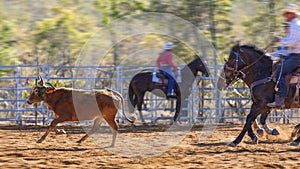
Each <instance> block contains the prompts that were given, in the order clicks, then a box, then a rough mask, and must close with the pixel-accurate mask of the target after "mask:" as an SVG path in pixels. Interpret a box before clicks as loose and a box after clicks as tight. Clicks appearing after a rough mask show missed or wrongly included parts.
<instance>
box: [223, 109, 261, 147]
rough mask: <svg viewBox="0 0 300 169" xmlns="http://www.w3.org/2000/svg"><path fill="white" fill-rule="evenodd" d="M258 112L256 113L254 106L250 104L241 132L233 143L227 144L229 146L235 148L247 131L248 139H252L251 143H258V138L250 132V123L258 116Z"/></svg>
mask: <svg viewBox="0 0 300 169" xmlns="http://www.w3.org/2000/svg"><path fill="white" fill-rule="evenodd" d="M258 112H259V111H256V109H255V106H254V105H253V104H252V106H251V110H250V113H249V114H248V115H247V118H246V124H245V125H244V128H243V130H242V131H241V133H240V134H239V135H238V137H237V138H236V139H235V140H234V141H233V142H231V143H229V144H228V145H229V146H236V145H237V144H239V143H240V142H241V141H242V139H243V137H244V136H245V134H246V132H247V131H248V135H249V137H250V138H251V139H252V142H253V143H258V138H257V136H256V135H255V134H254V133H253V130H252V123H253V122H254V120H255V119H256V117H257V116H258V115H259V113H258Z"/></svg>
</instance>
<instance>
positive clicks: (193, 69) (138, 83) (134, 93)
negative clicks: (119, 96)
mask: <svg viewBox="0 0 300 169" xmlns="http://www.w3.org/2000/svg"><path fill="white" fill-rule="evenodd" d="M199 71H200V72H202V73H203V74H204V75H205V76H206V77H207V76H209V72H208V69H207V68H206V66H205V64H204V63H203V62H202V60H201V59H200V57H198V56H197V58H196V59H194V60H193V61H192V62H190V63H189V64H188V65H187V66H185V67H184V68H183V69H182V70H181V76H182V82H181V83H177V82H175V85H174V90H175V93H176V112H175V115H174V118H173V121H176V120H178V119H177V118H178V116H179V112H180V111H181V103H182V100H184V98H186V97H187V96H188V95H189V94H190V89H191V87H192V84H193V82H194V80H195V77H196V76H197V73H198V72H199ZM152 74H153V72H152V71H146V72H141V73H138V74H136V75H135V76H134V77H133V78H132V79H131V81H130V84H129V89H128V97H129V98H128V100H129V104H128V107H129V112H130V113H133V111H134V108H135V107H136V106H137V109H138V111H139V114H140V117H141V120H142V122H143V123H144V122H145V121H144V119H143V116H142V104H143V101H144V95H145V93H146V92H147V91H148V92H153V93H154V94H155V95H157V96H160V97H165V98H166V96H167V85H166V84H161V83H156V82H152ZM156 89H158V90H156Z"/></svg>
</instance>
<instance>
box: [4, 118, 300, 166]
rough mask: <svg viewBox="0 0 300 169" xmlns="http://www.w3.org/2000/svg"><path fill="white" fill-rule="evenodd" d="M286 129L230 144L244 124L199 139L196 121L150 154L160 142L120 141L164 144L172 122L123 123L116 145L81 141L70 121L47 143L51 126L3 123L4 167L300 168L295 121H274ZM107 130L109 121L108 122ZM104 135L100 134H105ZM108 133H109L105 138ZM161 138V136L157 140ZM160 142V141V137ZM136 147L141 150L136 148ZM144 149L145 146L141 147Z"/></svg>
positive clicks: (227, 126)
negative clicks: (256, 139) (254, 141)
mask: <svg viewBox="0 0 300 169" xmlns="http://www.w3.org/2000/svg"><path fill="white" fill-rule="evenodd" d="M274 126H276V128H277V129H278V130H279V131H280V132H281V135H280V136H263V137H262V138H260V142H259V144H258V145H253V144H250V142H249V141H250V140H249V137H248V136H247V135H246V136H245V138H244V140H243V142H242V143H240V144H239V145H238V146H237V147H228V146H227V145H226V144H227V143H229V142H230V141H232V140H233V139H234V138H235V136H237V135H238V133H239V132H240V130H241V128H242V125H233V124H222V125H218V126H214V127H216V130H214V131H213V132H212V133H211V135H209V137H208V138H207V139H204V140H201V139H200V140H199V138H200V137H201V134H203V133H206V132H207V130H203V126H200V125H198V126H197V125H196V126H193V128H192V129H191V130H189V131H188V132H185V133H183V136H184V139H182V140H181V141H180V142H178V143H176V144H174V145H173V146H171V148H168V149H167V150H164V151H162V152H161V153H157V154H155V153H154V154H147V153H146V152H151V151H152V150H153V149H155V147H154V146H153V147H151V146H150V147H147V146H146V144H148V145H149V143H146V144H145V146H143V145H142V146H143V148H144V149H142V150H141V151H144V152H145V153H144V154H143V153H142V154H139V155H137V156H127V155H126V154H122V153H118V151H119V152H121V150H118V147H119V148H120V147H121V146H124V145H125V146H126V147H129V149H131V150H132V152H134V151H135V150H136V149H137V151H140V150H139V147H138V146H139V145H138V144H139V143H136V142H131V141H130V140H131V139H123V138H125V137H127V138H144V141H145V140H150V142H152V141H151V139H153V138H154V139H161V140H158V141H159V143H160V145H158V148H159V149H161V147H160V146H164V145H165V143H166V142H168V140H166V139H165V138H160V137H155V136H157V135H160V134H162V133H163V132H164V133H170V134H169V136H170V137H173V136H174V137H176V131H170V132H166V126H160V125H155V126H136V127H128V126H123V127H122V126H121V129H120V132H119V135H118V137H117V142H116V147H117V148H116V149H115V151H114V148H107V147H104V146H99V144H98V143H96V142H95V141H94V140H93V139H92V138H89V139H87V140H86V142H83V143H81V144H77V143H76V141H77V140H78V139H79V138H80V137H81V136H83V135H84V132H83V131H82V130H81V128H79V127H66V126H62V127H60V128H65V130H66V132H67V133H68V134H63V135H56V134H55V133H54V132H52V133H51V134H50V135H49V136H48V137H47V138H46V140H45V141H44V142H43V143H40V144H38V143H36V140H37V139H38V138H39V137H40V136H41V135H42V134H43V133H44V131H45V127H35V126H31V127H30V126H27V127H23V128H20V127H18V126H0V166H1V168H19V169H21V168H22V169H23V168H155V169H156V168H255V169H257V168H259V169H261V168H295V169H296V168H299V167H300V146H298V147H292V146H290V145H289V136H290V133H291V131H292V128H293V126H294V125H282V124H281V125H277V124H276V125H275V124H270V127H274ZM103 130H105V127H103ZM100 135H101V137H102V138H103V140H105V141H106V143H104V144H110V142H111V134H110V133H105V132H104V133H100ZM100 135H99V136H100ZM105 135H107V138H105ZM156 141H157V140H156ZM155 144H157V143H155ZM134 153H135V152H134ZM137 153H139V152H137Z"/></svg>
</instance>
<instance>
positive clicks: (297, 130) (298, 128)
mask: <svg viewBox="0 0 300 169" xmlns="http://www.w3.org/2000/svg"><path fill="white" fill-rule="evenodd" d="M299 134H300V124H298V125H296V126H295V127H294V130H293V132H292V134H291V140H292V139H293V138H294V137H295V136H297V135H299Z"/></svg>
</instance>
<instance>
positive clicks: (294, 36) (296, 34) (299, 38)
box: [280, 20, 300, 48]
mask: <svg viewBox="0 0 300 169" xmlns="http://www.w3.org/2000/svg"><path fill="white" fill-rule="evenodd" d="M297 21H298V20H294V21H292V23H291V25H290V30H289V33H288V34H287V36H286V37H284V38H282V39H281V40H280V42H281V44H282V45H283V46H287V47H289V48H295V47H299V42H300V23H297ZM298 22H299V21H298Z"/></svg>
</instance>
